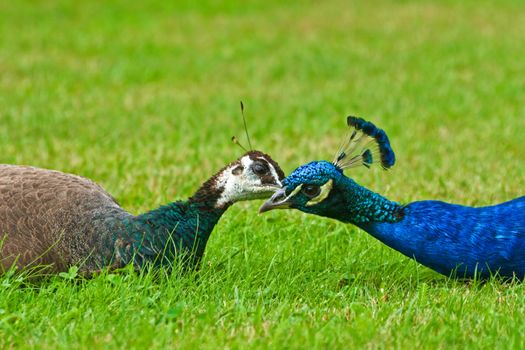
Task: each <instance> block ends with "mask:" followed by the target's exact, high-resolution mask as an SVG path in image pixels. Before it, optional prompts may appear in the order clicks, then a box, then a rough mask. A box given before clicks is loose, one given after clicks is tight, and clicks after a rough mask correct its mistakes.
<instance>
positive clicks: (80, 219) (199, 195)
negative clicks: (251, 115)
mask: <svg viewBox="0 0 525 350" xmlns="http://www.w3.org/2000/svg"><path fill="white" fill-rule="evenodd" d="M283 178H284V173H283V172H282V170H281V168H280V167H279V165H278V164H277V163H276V162H275V161H274V160H273V159H272V158H271V157H270V156H268V155H267V154H264V153H262V152H259V151H249V152H247V153H246V154H244V155H243V156H242V157H240V158H239V159H237V160H236V161H234V162H232V163H230V164H228V165H227V166H225V167H224V168H223V169H221V170H220V171H219V172H218V173H217V174H215V175H214V176H212V177H211V178H210V179H209V180H208V181H206V182H205V183H204V184H203V185H202V186H201V187H200V188H199V189H198V190H197V192H195V194H194V195H193V196H191V197H190V198H189V199H188V200H187V201H177V202H173V203H170V204H167V205H164V206H162V207H160V208H158V209H154V210H152V211H149V212H146V213H144V214H141V215H132V214H130V213H129V212H127V211H126V210H124V209H123V208H121V207H120V206H119V204H118V203H117V201H116V200H115V199H114V198H113V197H112V196H111V195H110V194H109V193H108V192H106V191H105V190H104V189H103V188H102V187H100V186H99V185H97V184H96V183H94V182H92V181H90V180H88V179H86V178H83V177H80V176H76V175H71V174H65V173H62V172H59V171H54V170H46V169H40V168H34V167H29V166H18V165H7V164H5V165H2V164H0V272H2V271H5V270H7V269H9V268H11V267H12V266H17V267H18V268H23V267H29V266H36V265H38V266H41V265H45V266H47V269H48V270H47V271H50V272H51V271H52V272H58V271H64V270H67V269H68V268H69V267H71V266H73V265H77V266H80V272H82V273H83V274H87V275H89V274H91V273H92V272H95V271H98V270H100V269H101V268H105V267H110V268H119V267H123V266H125V265H127V264H133V265H134V266H135V268H137V269H138V268H142V267H143V266H144V265H146V264H150V265H153V266H166V267H168V268H170V267H172V265H173V264H174V263H175V261H176V260H179V259H180V260H183V264H182V266H184V267H186V268H188V267H197V266H198V263H199V261H200V259H201V257H202V255H203V254H204V249H205V247H206V242H207V241H208V238H209V236H210V233H211V232H212V230H213V228H214V226H215V224H216V223H217V222H218V220H219V219H220V217H221V216H222V214H223V213H224V212H225V211H226V210H227V209H228V208H229V207H230V205H232V204H233V203H235V202H237V201H242V200H250V199H263V198H267V197H269V196H270V195H271V194H272V193H274V192H275V190H276V189H278V188H280V187H281V182H280V181H281V180H282V179H283Z"/></svg>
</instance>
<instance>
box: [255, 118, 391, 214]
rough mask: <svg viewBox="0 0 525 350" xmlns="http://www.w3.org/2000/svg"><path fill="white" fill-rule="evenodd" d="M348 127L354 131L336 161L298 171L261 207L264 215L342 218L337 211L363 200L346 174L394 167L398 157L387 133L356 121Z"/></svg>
mask: <svg viewBox="0 0 525 350" xmlns="http://www.w3.org/2000/svg"><path fill="white" fill-rule="evenodd" d="M347 123H348V126H349V127H351V128H352V129H351V131H350V134H349V136H348V137H347V138H346V139H345V142H344V143H343V146H342V147H341V149H340V150H339V152H337V155H336V157H335V159H334V161H333V162H328V161H314V162H310V163H307V164H305V165H302V166H300V167H299V168H297V169H295V170H294V171H293V172H292V173H291V174H290V175H289V176H288V177H287V178H285V179H284V180H283V181H282V183H283V187H282V188H281V189H279V190H278V191H276V192H275V193H274V194H273V196H272V197H271V198H270V199H269V200H268V201H266V202H265V203H264V204H263V205H262V206H261V208H260V209H259V212H260V213H262V212H266V211H269V210H272V209H285V208H293V209H298V210H301V211H303V212H306V213H312V214H317V215H322V216H328V217H340V215H339V214H340V213H338V212H337V210H342V208H343V207H344V206H345V205H346V204H348V202H349V201H350V200H352V199H355V198H357V197H355V196H359V194H360V193H359V192H360V189H362V187H361V186H359V185H357V184H356V183H355V182H354V181H353V180H351V179H350V178H348V177H346V176H345V175H344V174H343V170H344V169H348V168H354V167H357V166H365V167H366V168H369V167H370V166H371V165H372V164H374V163H379V164H380V165H381V166H382V167H383V169H388V168H390V167H391V166H393V165H394V163H395V155H394V152H393V150H392V148H391V147H390V142H389V140H388V137H387V135H386V133H385V132H384V131H383V130H381V129H379V128H377V127H376V126H375V125H374V124H372V123H370V122H367V121H365V120H363V119H361V118H356V117H348V118H347ZM349 193H350V195H349ZM354 194H355V196H354Z"/></svg>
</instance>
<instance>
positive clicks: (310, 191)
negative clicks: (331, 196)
mask: <svg viewBox="0 0 525 350" xmlns="http://www.w3.org/2000/svg"><path fill="white" fill-rule="evenodd" d="M302 192H303V193H304V194H305V195H306V196H307V197H310V198H314V197H317V196H318V195H319V193H321V187H319V186H317V185H306V186H304V187H303V189H302Z"/></svg>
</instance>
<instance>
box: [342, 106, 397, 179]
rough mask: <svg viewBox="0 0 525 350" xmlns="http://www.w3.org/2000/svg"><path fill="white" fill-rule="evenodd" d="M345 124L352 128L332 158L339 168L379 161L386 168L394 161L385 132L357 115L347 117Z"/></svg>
mask: <svg viewBox="0 0 525 350" xmlns="http://www.w3.org/2000/svg"><path fill="white" fill-rule="evenodd" d="M346 121H347V124H348V126H349V127H351V128H352V130H351V131H350V134H349V136H348V137H347V138H346V139H345V141H344V143H343V145H342V146H341V148H340V150H339V152H337V155H336V157H335V159H334V162H333V163H334V165H335V166H336V167H338V168H339V169H341V170H343V169H348V168H355V167H358V166H361V165H363V166H365V167H367V168H369V167H370V166H371V165H372V164H374V163H380V164H381V167H382V168H383V169H385V170H386V169H388V168H390V167H392V166H393V165H394V163H395V162H396V156H395V154H394V151H393V150H392V147H391V146H390V141H389V140H388V136H387V135H386V133H385V132H384V131H383V130H381V129H379V128H378V127H376V126H375V125H374V124H372V123H370V122H367V121H366V120H364V119H362V118H358V117H352V116H350V117H348V118H347V120H346Z"/></svg>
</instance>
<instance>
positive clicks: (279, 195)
mask: <svg viewBox="0 0 525 350" xmlns="http://www.w3.org/2000/svg"><path fill="white" fill-rule="evenodd" d="M288 200H289V198H288V196H286V186H284V187H283V188H281V189H279V190H278V191H277V192H275V193H274V194H273V195H272V196H271V197H270V199H268V200H267V201H266V202H264V204H263V205H261V207H260V208H259V214H260V213H264V212H266V211H270V210H273V209H285V208H289V207H290V203H289V201H288Z"/></svg>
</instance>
